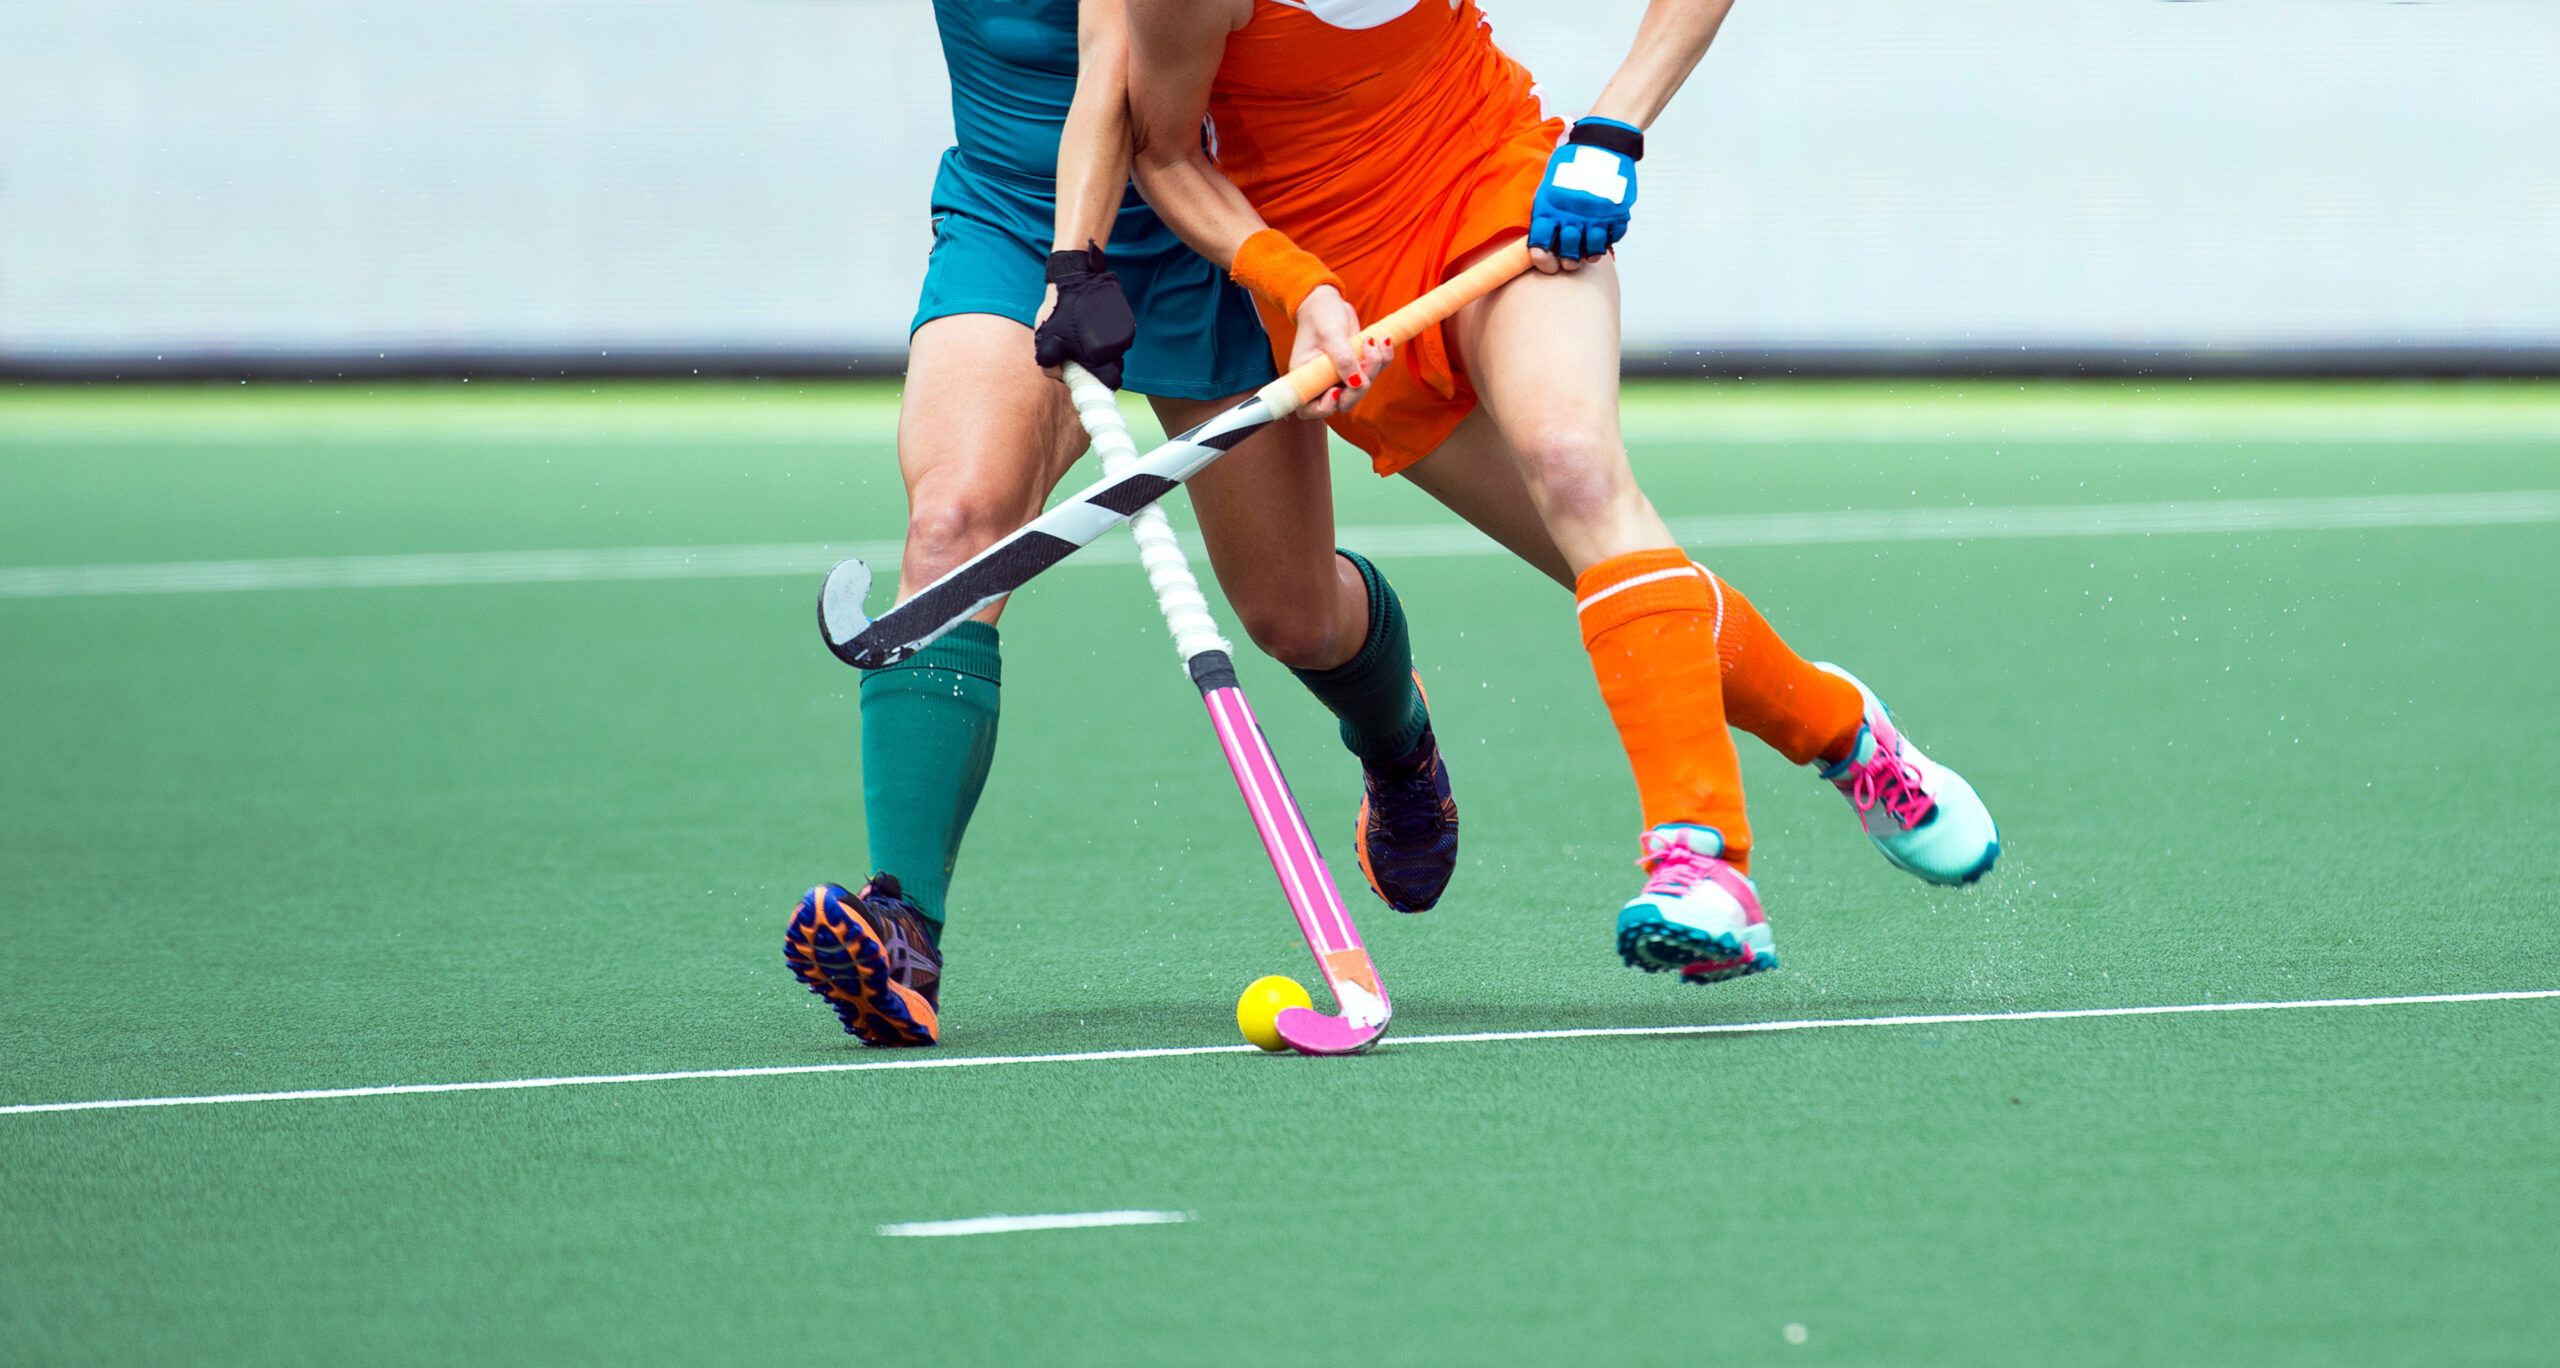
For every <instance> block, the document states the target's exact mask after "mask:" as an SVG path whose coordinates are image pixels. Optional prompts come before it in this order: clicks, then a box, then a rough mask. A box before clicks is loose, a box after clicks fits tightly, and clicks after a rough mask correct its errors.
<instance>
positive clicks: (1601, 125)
mask: <svg viewBox="0 0 2560 1368" xmlns="http://www.w3.org/2000/svg"><path fill="white" fill-rule="evenodd" d="M1643 155H1644V132H1643V130H1641V129H1639V128H1637V127H1635V126H1634V125H1632V124H1623V123H1620V122H1618V121H1617V120H1615V119H1579V120H1576V121H1575V122H1574V125H1573V131H1572V132H1571V133H1568V134H1566V135H1565V139H1564V142H1563V143H1562V144H1561V145H1559V146H1558V147H1557V148H1556V150H1555V152H1554V153H1553V154H1552V155H1550V156H1549V157H1548V158H1547V174H1546V175H1545V177H1544V178H1542V179H1541V180H1539V182H1538V197H1537V199H1535V200H1534V201H1532V202H1531V203H1530V206H1529V245H1530V246H1532V247H1540V248H1544V249H1545V250H1547V251H1550V252H1553V253H1555V254H1556V255H1557V256H1560V257H1563V258H1564V259H1565V260H1567V261H1578V260H1581V259H1582V258H1584V257H1596V256H1605V255H1607V254H1608V251H1609V248H1610V247H1611V246H1613V245H1615V244H1616V243H1617V242H1618V240H1619V239H1621V238H1623V237H1625V236H1626V235H1627V221H1628V219H1629V218H1630V217H1632V216H1633V214H1634V211H1635V207H1636V160H1637V159H1638V158H1640V157H1642V156H1643Z"/></svg>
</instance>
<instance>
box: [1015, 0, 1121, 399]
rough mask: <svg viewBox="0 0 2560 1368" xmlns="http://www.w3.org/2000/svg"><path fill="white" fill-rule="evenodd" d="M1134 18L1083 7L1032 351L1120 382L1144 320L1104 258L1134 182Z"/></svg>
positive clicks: (1104, 3) (1110, 2) (1103, 5)
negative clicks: (1123, 361) (1113, 223)
mask: <svg viewBox="0 0 2560 1368" xmlns="http://www.w3.org/2000/svg"><path fill="white" fill-rule="evenodd" d="M1128 89H1129V22H1128V14H1127V11H1126V10H1124V9H1123V8H1122V6H1121V0H1084V3H1082V4H1079V5H1078V6H1076V93H1075V98H1074V100H1073V101H1071V102H1070V103H1069V104H1068V106H1067V122H1066V126H1065V127H1064V128H1063V129H1062V130H1060V132H1059V135H1058V211H1057V218H1056V223H1055V231H1054V233H1053V234H1052V236H1051V238H1050V244H1049V248H1050V250H1049V263H1048V268H1047V275H1048V280H1049V285H1048V290H1047V292H1046V293H1045V294H1044V295H1043V297H1042V298H1041V301H1040V314H1039V318H1038V320H1037V325H1036V326H1037V331H1036V333H1035V335H1034V338H1033V342H1032V348H1033V352H1034V355H1035V357H1036V359H1037V360H1038V361H1039V362H1040V367H1041V369H1042V370H1044V371H1046V372H1048V374H1049V375H1051V376H1052V377H1054V376H1056V375H1057V374H1058V366H1059V364H1060V363H1061V362H1065V361H1074V362H1076V363H1078V364H1079V365H1082V366H1083V367H1084V368H1085V369H1086V370H1089V371H1091V372H1093V373H1094V375H1095V377H1096V378H1098V379H1100V380H1101V381H1102V382H1103V383H1104V384H1106V385H1109V386H1110V387H1112V388H1113V389H1118V388H1119V387H1120V374H1121V369H1120V362H1121V358H1122V357H1123V356H1125V355H1127V354H1128V351H1129V348H1130V346H1131V345H1132V344H1133V343H1134V342H1135V341H1136V339H1137V319H1136V316H1135V315H1134V314H1132V313H1131V311H1130V309H1129V299H1128V296H1127V295H1125V294H1123V293H1122V292H1121V289H1120V281H1119V278H1118V277H1117V276H1115V275H1113V274H1112V272H1111V270H1110V268H1109V266H1108V265H1107V264H1106V262H1105V256H1104V249H1105V248H1107V247H1109V246H1110V244H1111V221H1112V219H1113V218H1115V217H1116V216H1117V215H1118V214H1119V211H1120V193H1121V189H1122V187H1124V186H1126V185H1127V184H1128V183H1129V101H1128Z"/></svg>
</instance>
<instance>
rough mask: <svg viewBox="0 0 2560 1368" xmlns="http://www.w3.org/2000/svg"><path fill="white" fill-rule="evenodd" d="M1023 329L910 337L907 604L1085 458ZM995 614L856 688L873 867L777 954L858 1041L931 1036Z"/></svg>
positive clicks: (971, 801)
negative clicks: (859, 690) (945, 920)
mask: <svg viewBox="0 0 2560 1368" xmlns="http://www.w3.org/2000/svg"><path fill="white" fill-rule="evenodd" d="M1030 358H1031V330H1030V329H1028V328H1026V327H1024V326H1022V325H1021V324H1020V323H1017V322H1014V321H1013V320H1012V319H1009V318H999V317H997V316H995V315H992V314H953V315H950V316H948V317H944V318H937V319H934V320H932V321H931V322H928V323H926V324H925V325H924V326H923V327H921V328H918V329H917V330H916V334H915V337H914V339H913V341H912V343H911V344H910V349H909V353H908V364H907V379H906V390H905V393H904V395H903V396H902V398H901V402H900V405H899V410H898V469H899V473H900V475H901V476H902V477H903V478H904V479H905V481H906V487H907V539H906V547H905V550H904V553H903V555H902V556H901V557H900V559H899V565H898V596H899V597H900V598H905V597H906V596H907V595H908V594H910V593H912V592H914V591H915V589H916V588H917V587H919V586H921V585H925V584H930V583H932V582H933V580H934V579H936V578H937V577H939V576H941V575H942V574H943V573H944V572H946V571H948V570H950V569H951V568H952V567H954V566H956V565H958V564H960V563H961V562H962V561H965V560H967V559H968V558H969V557H971V556H973V555H976V554H977V553H978V552H979V551H981V550H983V549H985V548H986V547H987V546H988V545H989V544H990V543H992V542H994V541H995V540H996V539H997V538H999V537H1001V536H1003V535H1004V534H1006V533H1007V532H1010V531H1012V530H1013V529H1015V528H1016V527H1019V526H1021V525H1022V524H1023V523H1025V522H1028V521H1029V520H1030V519H1031V518H1032V516H1033V515H1035V514H1037V513H1038V512H1039V511H1040V506H1041V503H1042V501H1043V500H1044V499H1045V498H1046V496H1047V495H1048V493H1049V491H1050V490H1051V489H1052V488H1054V487H1055V486H1056V485H1057V483H1058V481H1059V479H1060V478H1061V477H1062V476H1064V475H1065V473H1066V470H1067V467H1068V466H1069V465H1071V464H1073V463H1074V461H1075V458H1076V456H1077V454H1078V453H1080V452H1081V451H1083V449H1084V434H1083V430H1082V429H1081V428H1079V427H1078V426H1077V425H1076V421H1075V414H1074V411H1073V409H1072V408H1070V407H1069V406H1068V404H1067V402H1066V399H1065V391H1063V390H1061V389H1060V388H1059V387H1058V386H1057V384H1056V383H1055V382H1053V381H1051V380H1050V379H1049V378H1048V377H1046V376H1044V375H1042V374H1041V373H1040V371H1039V369H1038V368H1037V367H1035V366H1033V365H1032V364H1031V360H1030ZM1002 610H1003V605H1002V604H997V605H996V606H995V607H992V608H990V609H988V610H987V611H986V612H984V613H982V614H980V615H979V616H978V618H977V620H975V621H973V622H969V623H964V624H962V625H961V626H960V627H959V628H957V629H955V630H954V631H953V632H952V633H951V634H950V635H949V636H946V637H945V638H944V639H943V640H941V641H939V642H936V643H935V644H934V645H933V646H932V647H930V648H929V649H927V650H925V651H923V652H921V653H919V654H917V655H916V656H914V657H912V658H910V659H908V660H906V661H903V662H900V663H899V664H898V665H896V666H893V667H891V668H889V669H885V670H878V671H873V672H870V673H867V674H865V675H864V676H863V679H862V761H863V763H862V784H863V799H864V802H863V811H864V820H865V822H866V823H867V824H868V826H869V829H870V850H871V859H872V863H873V865H874V866H875V868H876V869H877V871H878V872H876V873H874V874H873V875H872V876H871V878H870V879H869V880H867V881H866V882H864V884H863V885H862V886H861V887H860V888H859V889H855V890H853V891H851V892H848V891H846V890H845V889H844V888H842V887H841V886H839V885H835V884H822V885H820V886H818V887H817V888H814V889H812V890H810V892H809V893H808V894H807V895H806V896H804V897H803V898H801V900H800V905H799V906H798V907H797V908H795V909H793V912H792V916H791V922H790V925H789V928H788V929H787V930H786V932H785V933H784V939H783V959H784V962H785V963H787V964H789V965H790V966H791V972H792V973H793V974H794V975H796V976H798V977H799V979H800V981H801V982H802V983H804V984H807V985H808V988H809V991H811V992H813V993H815V994H817V995H818V996H819V997H820V998H821V999H823V1000H825V1002H826V1003H827V1005H828V1006H829V1007H831V1008H833V1009H834V1011H835V1013H836V1017H837V1019H838V1020H840V1021H841V1022H843V1023H844V1028H845V1030H846V1031H848V1032H850V1033H851V1034H853V1035H854V1036H856V1037H857V1038H859V1039H861V1040H862V1041H863V1043H865V1044H868V1045H879V1046H898V1045H931V1044H933V1043H935V1041H936V1040H938V1039H939V1038H940V1035H941V1024H940V1021H939V1018H938V1016H937V1012H938V1010H939V1001H940V996H939V992H938V989H939V985H940V980H941V973H942V952H941V948H940V940H941V930H942V916H943V911H944V901H943V900H944V898H945V896H946V894H947V892H948V890H949V888H950V880H951V872H952V867H953V865H954V863H955V862H956V860H957V858H958V854H959V848H960V838H961V834H962V833H963V832H964V831H965V830H966V829H967V827H968V824H969V817H970V814H971V813H972V812H973V811H974V810H975V809H976V807H977V802H978V794H979V791H980V790H981V789H982V788H983V787H984V786H985V784H986V777H987V770H988V767H989V766H990V765H991V764H992V762H993V760H994V757H995V739H996V719H997V707H998V698H999V689H998V685H999V681H1000V679H1001V671H1000V669H999V665H998V662H999V659H1000V657H999V650H998V638H997V636H996V629H995V620H996V617H997V615H998V614H999V613H1000V612H1001V611H1002Z"/></svg>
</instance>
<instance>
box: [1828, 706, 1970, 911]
mask: <svg viewBox="0 0 2560 1368" xmlns="http://www.w3.org/2000/svg"><path fill="white" fill-rule="evenodd" d="M1814 668H1815V669H1818V670H1823V671H1826V672H1828V673H1830V674H1835V675H1838V676H1839V677H1841V678H1842V679H1845V680H1848V681H1849V682H1850V683H1851V684H1852V685H1855V686H1856V688H1857V690H1858V696H1859V697H1860V698H1863V699H1865V700H1866V704H1867V719H1866V724H1865V725H1864V726H1861V727H1860V728H1859V729H1858V745H1857V749H1855V750H1853V751H1851V752H1850V753H1849V758H1848V759H1846V760H1843V761H1841V762H1839V763H1838V764H1836V765H1831V766H1829V767H1827V768H1824V769H1822V770H1821V771H1820V772H1821V775H1822V777H1823V778H1825V779H1827V780H1829V781H1831V786H1832V787H1833V788H1836V789H1838V790H1840V794H1841V796H1842V797H1845V798H1847V799H1848V800H1849V805H1850V806H1851V807H1853V808H1856V809H1857V812H1858V825H1859V826H1860V827H1862V828H1864V829H1865V830H1866V833H1867V839H1868V840H1871V841H1873V842H1875V843H1876V849H1878V850H1880V851H1883V852H1884V857H1885V858H1886V859H1887V860H1890V861H1892V862H1893V866H1894V868H1896V869H1899V870H1902V871H1903V872H1904V873H1906V874H1912V875H1915V876H1917V877H1919V878H1922V879H1925V880H1927V881H1929V882H1930V883H1933V884H1969V883H1972V882H1973V881H1975V880H1976V879H1979V878H1981V877H1982V876H1983V875H1985V874H1988V873H1990V872H1991V866H1992V865H1993V864H1995V863H1997V862H1998V861H1999V859H2000V827H1999V825H1998V824H1997V823H1995V822H1993V821H1992V820H1991V809H1989V808H1987V807H1984V806H1983V804H1982V799H1981V797H1980V796H1979V795H1977V794H1975V793H1974V791H1973V785H1971V784H1968V783H1966V782H1965V781H1964V776H1963V775H1961V774H1958V773H1956V772H1955V771H1954V770H1951V769H1948V768H1947V767H1946V766H1944V765H1941V764H1939V763H1938V762H1937V761H1935V760H1932V759H1930V758H1929V757H1928V756H1925V755H1922V754H1921V753H1920V748H1919V747H1918V746H1915V745H1912V744H1911V742H1910V740H1909V738H1907V737H1905V736H1904V735H1903V734H1902V732H1901V731H1900V730H1899V729H1898V728H1896V727H1895V726H1894V725H1893V714H1892V713H1890V712H1888V711H1886V709H1885V706H1884V704H1883V703H1881V702H1879V701H1878V700H1877V698H1876V696H1875V693H1874V691H1873V690H1871V689H1869V688H1868V687H1867V686H1866V685H1864V684H1862V683H1859V681H1858V677H1857V676H1856V675H1853V674H1851V673H1849V672H1848V671H1847V670H1844V669H1841V668H1840V667H1839V666H1837V665H1829V664H1823V663H1821V662H1816V663H1815V665H1814Z"/></svg>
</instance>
